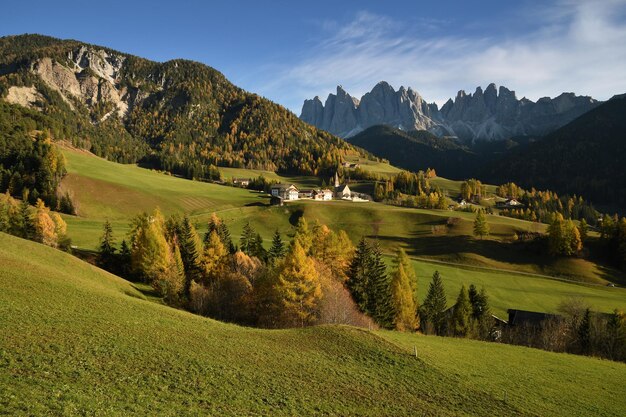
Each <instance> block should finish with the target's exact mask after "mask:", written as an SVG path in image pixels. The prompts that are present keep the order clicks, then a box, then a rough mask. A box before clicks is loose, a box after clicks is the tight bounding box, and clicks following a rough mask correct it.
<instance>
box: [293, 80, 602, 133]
mask: <svg viewBox="0 0 626 417" xmlns="http://www.w3.org/2000/svg"><path fill="white" fill-rule="evenodd" d="M597 104H598V102H597V101H595V100H593V99H591V98H590V97H580V96H576V95H574V94H573V93H563V94H561V95H560V96H558V97H556V98H554V99H551V98H545V99H544V98H542V99H540V100H538V101H537V102H536V103H535V102H533V101H531V100H528V99H526V98H523V99H521V100H518V99H517V97H516V94H515V91H513V90H509V89H508V88H506V87H504V86H500V87H497V86H496V85H495V84H494V83H490V84H489V85H488V86H487V88H485V89H484V90H483V88H482V87H481V86H478V87H476V90H475V91H474V93H473V94H472V93H470V94H468V93H466V91H465V90H459V91H458V92H457V94H456V97H455V98H454V100H453V99H449V100H448V101H446V103H445V104H444V105H443V106H442V107H441V110H440V109H439V108H438V106H437V105H436V104H435V103H432V104H428V103H427V102H426V100H424V99H423V98H422V97H421V96H420V95H419V94H418V93H417V92H416V91H414V90H413V89H412V88H411V87H408V88H405V87H404V86H401V87H400V88H399V89H398V91H396V90H394V88H393V87H392V86H391V85H390V84H389V83H387V82H386V81H381V82H379V83H377V84H376V85H375V86H374V87H373V88H372V90H371V91H370V92H368V93H366V94H365V95H363V97H362V98H361V100H357V99H356V98H353V97H351V96H350V95H349V94H348V93H347V92H345V90H343V88H341V86H339V87H338V88H337V94H336V95H333V94H330V95H329V97H328V99H327V100H326V103H325V105H324V106H321V101H319V100H317V101H315V99H314V100H305V102H304V105H303V107H302V114H301V116H300V117H301V118H302V120H304V121H307V122H309V123H312V124H314V125H315V126H317V127H320V128H322V129H325V130H328V131H329V132H331V133H334V134H337V135H339V136H343V137H349V136H352V135H355V134H356V133H358V132H360V131H362V130H364V129H366V128H368V127H370V126H374V125H380V124H385V125H389V126H393V127H396V128H399V129H403V130H429V131H430V132H432V133H435V134H437V135H445V136H448V135H451V136H458V137H459V138H461V139H463V140H467V141H475V140H500V139H507V138H510V137H512V136H518V135H543V134H546V133H549V132H550V131H552V130H555V129H556V128H558V127H560V126H562V125H564V124H566V123H568V122H569V121H571V120H573V119H574V118H576V117H578V116H579V115H581V114H583V113H585V112H586V111H588V110H591V109H592V108H593V107H595V106H596V105H597Z"/></svg>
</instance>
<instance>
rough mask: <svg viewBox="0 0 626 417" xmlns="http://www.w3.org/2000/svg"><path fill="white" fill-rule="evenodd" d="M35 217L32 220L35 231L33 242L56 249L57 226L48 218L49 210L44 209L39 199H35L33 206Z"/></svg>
mask: <svg viewBox="0 0 626 417" xmlns="http://www.w3.org/2000/svg"><path fill="white" fill-rule="evenodd" d="M35 209H36V212H35V215H34V217H33V218H32V222H33V226H34V229H35V240H36V241H37V242H41V243H43V244H44V245H47V246H52V247H53V248H56V247H57V242H58V239H57V234H56V229H57V225H56V224H55V223H54V221H53V220H52V218H51V217H50V209H49V208H47V207H46V205H45V204H44V202H43V201H41V199H37V204H36V205H35Z"/></svg>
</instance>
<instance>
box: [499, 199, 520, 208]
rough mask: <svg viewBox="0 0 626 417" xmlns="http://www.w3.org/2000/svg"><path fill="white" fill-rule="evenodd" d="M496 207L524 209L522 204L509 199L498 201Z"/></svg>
mask: <svg viewBox="0 0 626 417" xmlns="http://www.w3.org/2000/svg"><path fill="white" fill-rule="evenodd" d="M496 207H498V208H524V204H523V203H520V202H519V201H517V200H516V199H514V198H509V199H506V200H504V201H499V202H498V203H496Z"/></svg>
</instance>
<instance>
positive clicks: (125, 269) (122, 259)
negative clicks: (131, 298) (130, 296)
mask: <svg viewBox="0 0 626 417" xmlns="http://www.w3.org/2000/svg"><path fill="white" fill-rule="evenodd" d="M118 258H119V271H120V273H121V274H122V276H123V277H126V278H130V277H131V275H132V265H131V252H130V247H129V246H128V243H126V239H123V240H122V243H121V244H120V252H119V255H118Z"/></svg>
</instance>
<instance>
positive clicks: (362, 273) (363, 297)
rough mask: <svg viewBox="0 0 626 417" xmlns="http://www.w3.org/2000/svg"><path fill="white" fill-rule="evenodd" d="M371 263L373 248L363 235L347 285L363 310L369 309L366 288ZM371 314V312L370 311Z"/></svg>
mask: <svg viewBox="0 0 626 417" xmlns="http://www.w3.org/2000/svg"><path fill="white" fill-rule="evenodd" d="M370 263H371V248H370V246H369V245H368V243H367V241H366V240H365V237H362V238H361V240H360V241H359V244H358V245H357V248H356V252H355V254H354V257H353V258H352V262H351V263H350V269H349V270H348V280H347V281H346V286H347V287H348V289H349V290H350V293H351V294H352V298H353V299H354V302H355V303H356V304H357V306H359V309H360V310H361V311H363V312H368V311H367V305H368V300H367V292H366V289H367V288H368V286H369V282H368V279H369V275H368V273H369V266H370ZM369 313H370V315H371V312H369Z"/></svg>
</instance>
